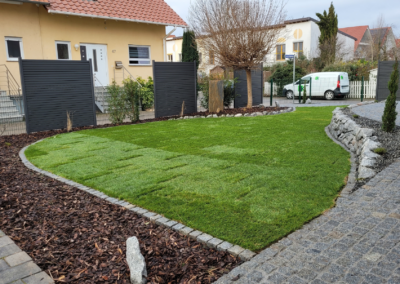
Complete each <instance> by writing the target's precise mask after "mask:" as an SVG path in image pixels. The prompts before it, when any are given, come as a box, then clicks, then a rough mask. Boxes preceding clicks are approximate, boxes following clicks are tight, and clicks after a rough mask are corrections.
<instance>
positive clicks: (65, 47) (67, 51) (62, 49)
mask: <svg viewBox="0 0 400 284" xmlns="http://www.w3.org/2000/svg"><path fill="white" fill-rule="evenodd" d="M56 52H57V59H60V60H70V59H71V43H70V42H68V41H56Z"/></svg>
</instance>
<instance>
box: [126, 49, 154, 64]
mask: <svg viewBox="0 0 400 284" xmlns="http://www.w3.org/2000/svg"><path fill="white" fill-rule="evenodd" d="M150 64H151V60H150V46H132V45H131V46H129V65H150Z"/></svg>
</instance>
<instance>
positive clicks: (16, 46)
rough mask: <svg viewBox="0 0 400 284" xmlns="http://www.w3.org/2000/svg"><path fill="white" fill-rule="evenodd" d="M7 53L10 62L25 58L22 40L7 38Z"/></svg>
mask: <svg viewBox="0 0 400 284" xmlns="http://www.w3.org/2000/svg"><path fill="white" fill-rule="evenodd" d="M5 40H6V52H7V60H8V61H18V58H19V57H21V58H24V50H23V47H22V38H19V37H6V38H5Z"/></svg>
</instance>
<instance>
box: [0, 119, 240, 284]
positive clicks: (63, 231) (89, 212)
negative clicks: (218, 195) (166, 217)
mask: <svg viewBox="0 0 400 284" xmlns="http://www.w3.org/2000/svg"><path fill="white" fill-rule="evenodd" d="M103 127H104V126H103ZM81 129H83V128H81ZM84 129H88V127H85V128H84ZM76 130H78V129H76ZM62 132H63V131H49V132H42V133H36V134H31V135H26V134H22V135H16V136H3V137H0V228H1V230H3V231H4V232H5V233H6V234H7V235H8V236H9V237H10V238H12V239H13V240H14V241H15V242H16V244H17V245H18V246H19V247H20V248H21V249H22V250H24V251H26V252H27V253H28V254H29V256H31V257H32V259H33V260H34V262H35V263H36V264H38V265H39V267H40V268H41V269H43V270H44V271H46V273H48V274H49V275H51V276H52V277H53V278H54V279H55V280H56V283H58V282H67V283H130V281H129V267H128V265H127V263H126V260H125V256H126V243H125V242H126V239H127V238H129V237H131V236H136V237H137V238H138V239H139V242H140V248H141V252H142V254H143V255H144V257H145V259H146V264H147V270H148V278H147V279H148V282H149V283H189V282H190V283H211V282H213V281H215V280H217V279H218V278H219V277H220V276H221V275H222V274H223V273H226V272H228V271H230V270H231V269H233V268H234V267H236V266H237V265H238V264H240V263H241V261H240V260H238V259H237V258H235V257H233V256H231V255H230V254H228V253H226V252H220V251H216V250H213V249H209V248H205V247H203V245H201V244H200V243H199V242H196V241H194V240H192V239H190V238H189V237H185V236H182V235H180V234H178V233H177V232H175V231H172V230H169V229H166V228H165V227H163V226H158V225H156V224H153V223H150V222H149V221H148V219H145V218H142V217H139V216H138V215H136V214H135V213H134V212H133V211H130V210H126V209H125V208H123V207H121V206H117V205H114V204H111V203H108V202H107V201H105V200H103V199H100V198H97V197H95V196H93V195H91V194H88V193H86V192H83V191H81V190H79V189H77V188H74V187H71V186H68V185H65V184H63V183H61V182H59V181H57V180H54V179H51V178H48V177H46V176H43V175H41V174H38V173H36V172H33V171H30V170H28V169H27V168H26V167H25V166H24V165H23V163H22V162H21V161H20V159H19V156H18V152H19V151H20V150H21V148H23V147H24V146H26V145H29V144H31V143H33V142H35V141H37V140H39V139H43V138H46V137H50V136H53V135H56V134H59V133H62ZM0 282H1V281H0Z"/></svg>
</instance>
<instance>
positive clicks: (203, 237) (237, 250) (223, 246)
mask: <svg viewBox="0 0 400 284" xmlns="http://www.w3.org/2000/svg"><path fill="white" fill-rule="evenodd" d="M48 138H49V137H48ZM46 139H47V138H46ZM43 140H44V139H41V140H39V141H36V142H35V143H32V144H31V145H28V146H26V147H24V148H22V149H21V151H20V152H19V157H20V159H21V161H22V163H24V165H25V166H26V167H27V168H28V169H30V170H32V171H35V172H38V173H40V174H42V175H45V176H48V177H50V178H52V179H55V180H58V181H60V182H63V183H65V184H68V185H70V186H73V187H76V188H78V189H80V190H83V191H85V192H87V193H90V194H92V195H94V196H96V197H99V198H101V199H104V200H106V201H108V202H110V203H112V204H115V205H119V206H122V207H124V208H126V209H128V210H131V211H133V212H135V213H136V214H137V215H139V216H142V217H144V218H147V219H149V220H150V221H151V222H155V223H156V224H158V225H160V226H164V227H167V228H169V229H172V230H174V231H177V232H179V233H180V234H182V235H185V236H189V237H190V238H192V239H195V240H197V241H198V242H200V243H202V244H204V245H205V246H207V247H210V248H215V249H217V250H218V251H226V252H228V253H230V254H232V255H234V256H238V257H239V258H240V259H241V260H245V261H247V260H250V259H252V258H253V257H254V256H255V255H256V253H254V252H252V251H250V250H246V249H244V248H242V247H240V246H237V245H233V244H231V243H229V242H225V241H223V240H220V239H218V238H215V237H213V236H211V235H209V234H206V233H203V232H201V231H196V230H194V229H192V228H190V227H187V226H185V225H184V224H181V223H179V222H176V221H173V220H170V219H168V218H165V217H163V216H162V215H159V214H157V213H154V212H150V211H148V210H146V209H143V208H141V207H139V206H136V205H133V204H130V203H129V202H126V201H124V200H119V199H117V198H113V197H110V196H108V195H106V194H104V193H102V192H100V191H98V190H96V189H93V188H90V187H87V186H84V185H82V184H80V183H77V182H74V181H72V180H69V179H66V178H63V177H60V176H57V175H55V174H52V173H50V172H47V171H44V170H41V169H39V168H37V167H36V166H34V165H33V164H32V163H31V162H29V161H28V159H27V158H26V156H25V151H26V149H28V147H30V146H32V145H35V144H37V143H39V142H41V141H43Z"/></svg>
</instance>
